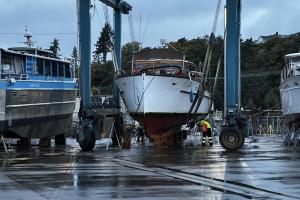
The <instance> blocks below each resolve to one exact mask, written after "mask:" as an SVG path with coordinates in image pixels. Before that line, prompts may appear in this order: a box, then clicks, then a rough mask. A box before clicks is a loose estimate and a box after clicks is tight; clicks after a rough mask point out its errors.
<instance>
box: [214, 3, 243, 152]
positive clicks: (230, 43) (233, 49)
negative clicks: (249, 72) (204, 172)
mask: <svg viewBox="0 0 300 200" xmlns="http://www.w3.org/2000/svg"><path fill="white" fill-rule="evenodd" d="M241 1H242V0H226V7H225V36H224V39H225V44H224V48H225V49H224V52H225V53H224V64H225V66H224V67H225V69H224V115H225V119H224V120H225V123H224V125H223V127H222V131H221V133H220V136H219V142H220V144H221V146H222V147H223V148H224V149H226V150H238V149H240V148H241V147H242V146H243V144H244V141H245V137H246V136H247V119H246V118H245V117H244V116H243V115H242V113H241V110H240V108H241V66H240V65H241V62H240V39H241V38H240V30H241Z"/></svg>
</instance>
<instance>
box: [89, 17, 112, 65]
mask: <svg viewBox="0 0 300 200" xmlns="http://www.w3.org/2000/svg"><path fill="white" fill-rule="evenodd" d="M112 35H113V32H112V29H111V26H110V25H109V24H108V23H105V25H104V27H103V29H102V32H101V34H100V36H99V38H98V41H97V42H96V44H95V47H96V50H95V51H94V52H93V53H94V55H93V57H94V60H93V62H96V63H99V62H101V61H102V62H106V57H107V53H108V52H110V50H111V48H112V46H113V43H112V41H111V38H112ZM101 55H102V57H101Z"/></svg>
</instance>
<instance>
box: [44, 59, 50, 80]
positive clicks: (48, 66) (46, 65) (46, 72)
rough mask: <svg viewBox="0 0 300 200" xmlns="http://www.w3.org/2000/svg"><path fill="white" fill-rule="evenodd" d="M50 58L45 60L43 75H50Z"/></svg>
mask: <svg viewBox="0 0 300 200" xmlns="http://www.w3.org/2000/svg"><path fill="white" fill-rule="evenodd" d="M50 63H51V62H50V60H45V76H51V65H50Z"/></svg>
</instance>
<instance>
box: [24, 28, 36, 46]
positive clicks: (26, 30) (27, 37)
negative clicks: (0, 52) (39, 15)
mask: <svg viewBox="0 0 300 200" xmlns="http://www.w3.org/2000/svg"><path fill="white" fill-rule="evenodd" d="M24 37H25V38H26V42H24V44H25V45H27V46H28V47H32V46H33V43H34V42H32V40H31V38H32V34H31V33H30V32H28V27H27V26H25V34H24Z"/></svg>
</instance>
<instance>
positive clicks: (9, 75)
mask: <svg viewBox="0 0 300 200" xmlns="http://www.w3.org/2000/svg"><path fill="white" fill-rule="evenodd" d="M11 78H14V79H16V80H27V78H28V75H27V74H16V73H1V79H2V80H9V79H11Z"/></svg>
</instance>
